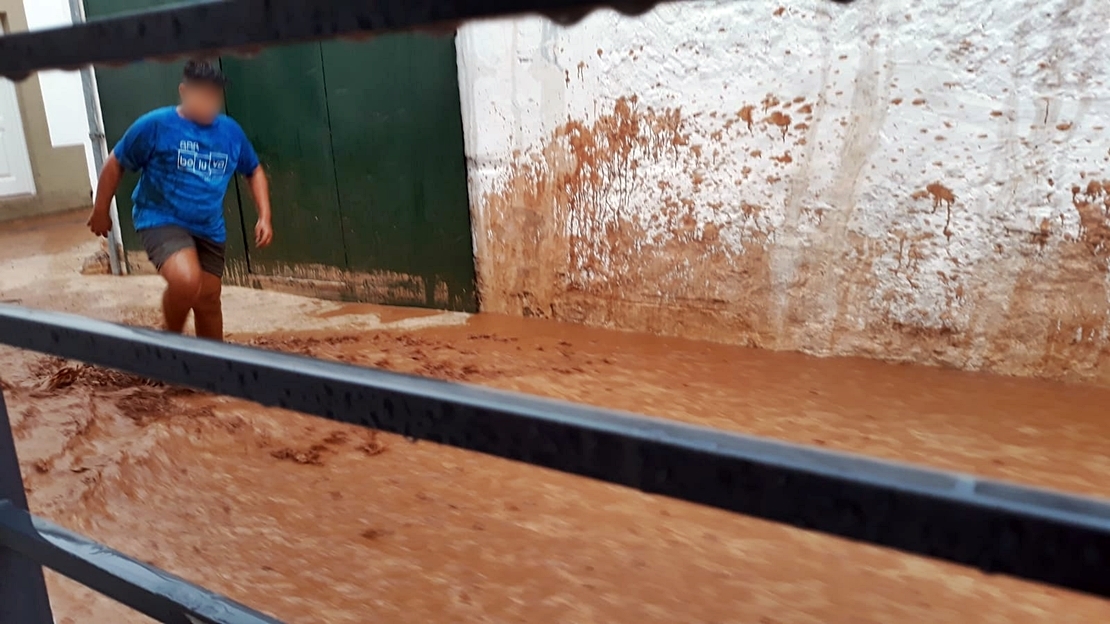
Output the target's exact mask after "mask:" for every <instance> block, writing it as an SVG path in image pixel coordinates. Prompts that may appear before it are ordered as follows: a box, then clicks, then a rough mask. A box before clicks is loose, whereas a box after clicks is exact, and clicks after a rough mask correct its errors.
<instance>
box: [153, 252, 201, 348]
mask: <svg viewBox="0 0 1110 624" xmlns="http://www.w3.org/2000/svg"><path fill="white" fill-rule="evenodd" d="M159 273H161V275H162V278H163V279H165V280H166V292H164V293H162V317H163V320H164V321H165V324H166V325H165V329H166V331H170V332H174V333H177V334H180V333H182V332H183V331H184V330H185V321H186V320H187V319H188V318H189V310H191V309H192V308H193V306H194V305H196V301H197V297H198V296H199V294H200V288H201V274H202V271H201V269H200V260H198V259H197V250H196V249H182V250H181V251H179V252H177V253H175V254H173V255H172V256H170V258H169V260H166V262H165V264H163V265H162V270H161V271H159Z"/></svg>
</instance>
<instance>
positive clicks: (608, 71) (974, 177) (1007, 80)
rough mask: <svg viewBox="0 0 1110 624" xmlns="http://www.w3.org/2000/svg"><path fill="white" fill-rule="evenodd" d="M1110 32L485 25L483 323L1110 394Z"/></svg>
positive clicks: (894, 2) (893, 14) (474, 54)
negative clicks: (1040, 380)
mask: <svg viewBox="0 0 1110 624" xmlns="http://www.w3.org/2000/svg"><path fill="white" fill-rule="evenodd" d="M1107 24H1110V3H1107V2H1105V0H992V1H991V2H978V3H974V2H965V1H963V0H932V1H929V2H920V1H919V0H868V1H861V2H858V3H856V5H854V6H852V7H843V6H841V5H836V4H833V3H831V2H826V1H824V0H791V1H790V2H781V0H749V1H747V2H732V1H727V0H720V1H701V2H691V3H686V4H677V5H664V6H660V7H658V8H657V9H655V10H654V11H652V12H650V13H649V14H647V15H646V16H643V17H641V18H625V17H621V16H619V15H618V14H616V13H614V12H611V11H602V12H597V13H594V14H593V15H592V16H590V17H588V18H587V19H585V20H584V21H583V22H581V23H580V24H578V25H576V26H574V27H570V28H560V27H556V26H553V25H551V24H549V23H547V22H546V21H545V20H542V19H539V18H520V19H513V20H503V21H497V22H487V23H481V24H472V25H467V26H465V27H463V28H462V29H461V30H460V33H459V39H458V50H459V52H458V60H459V72H460V85H461V90H462V100H463V115H464V122H465V129H466V148H467V156H468V158H469V171H470V192H471V205H472V212H473V221H474V226H475V235H474V236H475V240H474V243H475V251H476V257H477V261H478V270H479V281H480V289H481V296H482V301H483V305H484V306H485V308H486V309H487V310H489V311H495V312H507V313H515V314H521V313H523V314H532V315H541V316H547V317H554V318H560V319H565V320H575V321H582V322H587V323H593V324H599V325H608V326H617V327H626V328H631V329H646V330H650V331H658V332H663V333H677V334H684V335H691V336H695V337H704V338H710V339H714V340H721V341H726V342H736V343H744V344H753V345H760V346H766V347H771V348H779V349H791V350H802V351H807V352H811V353H817V354H858V355H868V356H877V357H890V358H896V359H910V360H917V361H926V362H934V363H941V364H947V365H953V366H959V367H963V368H970V369H990V370H997V371H1002V372H1011V373H1020V374H1035V375H1048V376H1064V377H1082V378H1099V379H1103V380H1110V345H1108V343H1110V295H1108V293H1110V281H1108V278H1107V274H1108V267H1110V134H1108V132H1110V131H1108V128H1110V63H1108V62H1107V59H1110V35H1108V34H1107V32H1108V30H1107V28H1108V27H1107ZM749 121H750V123H749ZM1092 181H1106V182H1105V184H1103V183H1102V182H1095V184H1092ZM1104 188H1105V190H1103V189H1104ZM1075 189H1078V192H1077V191H1076V190H1075Z"/></svg>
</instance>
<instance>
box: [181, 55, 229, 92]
mask: <svg viewBox="0 0 1110 624" xmlns="http://www.w3.org/2000/svg"><path fill="white" fill-rule="evenodd" d="M182 75H183V77H184V79H185V82H199V83H205V84H209V85H212V86H214V87H220V88H223V87H224V86H226V85H227V76H224V74H223V72H221V71H220V69H219V68H218V67H215V66H213V65H212V64H211V63H209V62H208V61H200V60H192V61H189V62H188V63H185V71H184V72H183V74H182Z"/></svg>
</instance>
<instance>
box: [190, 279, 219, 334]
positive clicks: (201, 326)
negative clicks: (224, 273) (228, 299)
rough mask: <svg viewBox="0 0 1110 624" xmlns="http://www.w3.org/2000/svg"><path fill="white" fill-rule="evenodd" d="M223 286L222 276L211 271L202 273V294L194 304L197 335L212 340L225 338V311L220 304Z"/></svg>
mask: <svg viewBox="0 0 1110 624" xmlns="http://www.w3.org/2000/svg"><path fill="white" fill-rule="evenodd" d="M221 290H222V286H221V284H220V278H218V277H216V276H215V275H212V274H211V273H204V272H202V273H201V276H200V294H199V295H198V296H197V300H196V303H194V304H193V322H194V323H196V326H197V337H198V338H208V339H210V340H221V341H222V340H223V339H224V311H223V307H222V306H221V304H220V294H221Z"/></svg>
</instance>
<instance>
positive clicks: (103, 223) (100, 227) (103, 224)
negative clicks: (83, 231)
mask: <svg viewBox="0 0 1110 624" xmlns="http://www.w3.org/2000/svg"><path fill="white" fill-rule="evenodd" d="M85 225H87V226H89V230H91V231H92V233H93V234H96V235H97V236H105V237H106V236H108V232H111V231H112V215H111V214H109V213H107V212H103V213H102V212H99V211H97V210H95V209H94V210H93V211H92V214H91V215H89V220H88V222H87V223H85Z"/></svg>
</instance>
